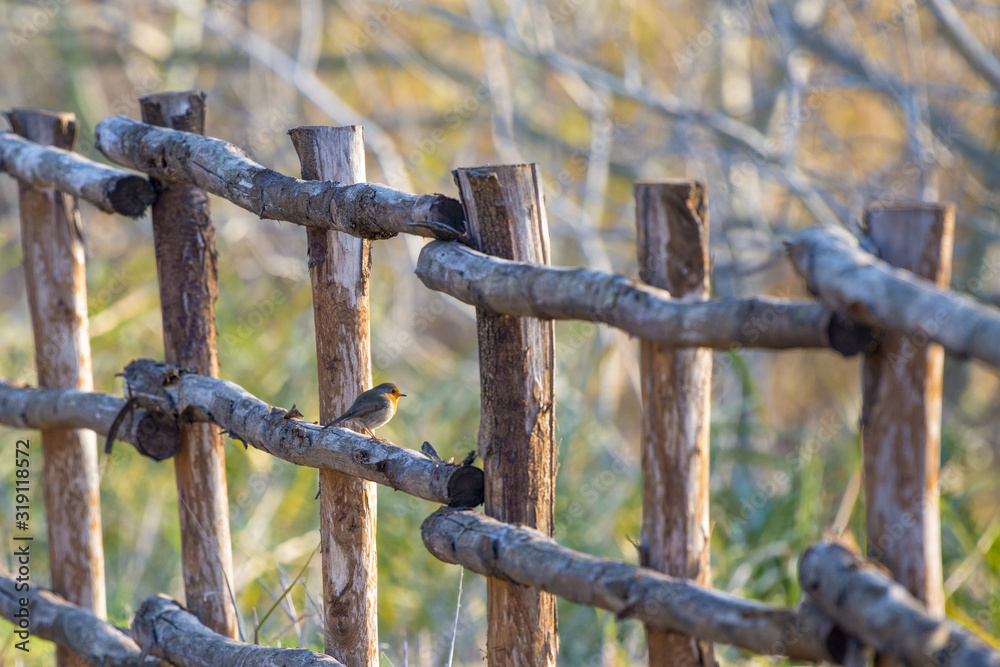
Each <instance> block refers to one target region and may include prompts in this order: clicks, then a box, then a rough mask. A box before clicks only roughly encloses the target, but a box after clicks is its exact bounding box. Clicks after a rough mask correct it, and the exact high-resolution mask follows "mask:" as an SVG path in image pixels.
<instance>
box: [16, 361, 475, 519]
mask: <svg viewBox="0 0 1000 667" xmlns="http://www.w3.org/2000/svg"><path fill="white" fill-rule="evenodd" d="M126 376H127V377H126V386H127V388H128V389H129V390H130V393H131V396H132V399H133V400H134V401H135V402H137V403H138V404H140V405H141V406H142V407H143V408H144V409H142V410H139V411H138V412H137V414H136V419H135V420H134V421H135V424H132V425H130V420H129V419H125V420H124V421H123V426H122V429H120V430H119V432H118V433H117V434H116V437H117V438H119V439H121V440H123V441H124V442H129V443H132V444H136V443H137V442H138V443H141V444H142V446H143V448H149V447H150V446H151V443H150V441H149V439H148V438H149V436H147V435H146V433H147V432H152V433H154V434H155V435H156V438H157V441H158V440H159V439H160V438H163V439H164V440H167V439H168V438H170V437H172V438H173V440H172V442H173V443H174V444H173V445H172V446H173V448H174V451H176V438H177V422H178V418H177V415H180V421H190V422H212V423H215V424H217V425H219V426H221V427H222V428H224V429H226V430H227V431H228V432H229V433H230V435H232V437H234V438H237V439H239V440H240V441H242V442H243V443H245V444H248V445H251V446H252V447H254V448H255V449H259V450H260V451H262V452H267V453H269V454H271V455H273V456H276V457H278V458H279V459H284V460H285V461H289V462H291V463H294V464H296V465H301V466H306V467H309V468H317V469H321V470H324V469H325V470H337V471H339V472H343V473H346V474H348V475H353V476H355V477H361V478H362V479H367V480H370V481H372V482H376V483H378V484H382V485H384V486H389V487H392V488H393V489H396V490H397V491H402V492H404V493H408V494H410V495H412V496H416V497H417V498H423V499H424V500H430V501H431V502H435V503H440V504H442V505H449V506H452V507H475V506H476V505H480V504H482V502H483V493H484V491H483V471H482V470H481V469H479V468H476V467H474V466H471V465H455V464H451V463H447V462H444V461H439V460H436V459H432V458H430V457H428V456H427V455H426V454H423V453H422V452H417V451H414V450H412V449H407V448H405V447H399V446H397V445H394V444H391V443H386V442H383V441H379V440H372V439H371V438H369V437H368V436H363V435H360V434H357V433H355V432H354V431H351V430H349V429H346V428H338V427H331V428H328V429H323V428H321V427H319V426H317V425H315V424H310V423H308V422H304V421H299V420H296V419H288V418H287V411H286V410H282V409H281V408H275V407H271V406H270V405H268V404H267V403H265V402H264V401H261V400H260V399H258V398H257V397H255V396H253V395H252V394H250V393H248V392H247V391H246V390H245V389H243V388H242V387H240V386H238V385H236V384H233V383H232V382H228V381H226V380H218V379H215V378H208V377H204V376H201V375H195V374H189V373H182V374H178V373H177V370H176V368H174V367H172V366H170V365H168V364H163V363H157V362H153V361H150V360H147V359H143V360H139V361H135V362H132V363H131V364H129V368H128V369H126ZM164 382H170V383H171V384H169V385H168V386H164V385H163V383H164ZM125 403H126V401H125V400H124V399H121V398H116V397H114V396H109V395H107V394H99V393H93V392H82V391H74V390H69V389H46V390H39V389H31V388H19V387H13V386H10V385H6V384H3V383H2V382H0V424H4V425H6V426H12V427H14V428H37V429H43V428H89V429H91V430H93V431H96V432H97V433H100V434H101V435H107V434H108V432H109V430H110V428H111V425H112V423H113V422H114V421H115V417H116V416H117V415H118V413H119V412H120V411H121V410H122V408H124V407H125ZM154 407H156V408H158V410H154V409H153V408H154ZM154 427H157V428H159V429H161V430H162V431H163V432H162V434H161V433H159V432H158V431H155V430H153V429H154ZM171 429H172V430H171ZM171 433H172V434H173V435H172V436H171V435H170V434H171ZM140 452H143V450H142V449H140ZM154 458H155V457H154Z"/></svg>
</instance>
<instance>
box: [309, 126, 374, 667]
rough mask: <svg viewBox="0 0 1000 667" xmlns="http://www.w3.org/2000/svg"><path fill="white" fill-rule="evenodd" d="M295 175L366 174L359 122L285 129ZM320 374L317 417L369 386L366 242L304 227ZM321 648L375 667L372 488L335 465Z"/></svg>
mask: <svg viewBox="0 0 1000 667" xmlns="http://www.w3.org/2000/svg"><path fill="white" fill-rule="evenodd" d="M289 134H290V135H291V139H292V143H293V144H294V145H295V150H296V152H297V153H298V155H299V162H300V163H301V164H302V178H304V179H308V180H328V181H339V182H340V183H343V184H345V185H348V184H351V183H362V182H364V180H365V147H364V138H363V133H362V128H361V126H359V125H352V126H348V127H298V128H295V129H293V130H291V131H290V132H289ZM306 234H307V238H308V247H309V274H310V276H311V278H312V290H313V314H314V318H315V323H316V361H317V366H318V370H319V400H320V408H319V416H320V422H321V423H324V424H325V423H327V422H329V421H332V420H334V419H336V418H337V417H339V416H340V415H341V414H343V413H344V412H345V411H346V410H347V408H349V407H350V405H351V403H352V402H353V401H354V399H355V398H356V397H357V395H358V394H360V393H361V392H362V391H364V390H366V389H369V388H371V386H372V371H371V347H370V343H371V332H370V324H369V319H368V316H369V311H368V299H369V285H368V282H369V278H370V276H371V264H372V258H371V241H369V240H367V239H360V238H357V237H354V236H351V235H349V234H345V233H343V232H334V231H326V230H322V229H313V228H309V229H307V230H306ZM319 489H320V500H319V511H320V541H321V543H322V553H323V605H324V611H323V613H324V627H325V629H326V635H325V638H324V639H325V643H326V652H327V653H329V654H330V655H332V656H334V657H335V658H337V659H338V660H340V661H341V662H343V663H344V664H345V665H349V666H350V667H368V666H370V667H377V665H378V664H379V658H378V623H377V603H378V568H377V560H376V553H375V523H376V507H377V505H376V500H377V494H376V485H375V483H374V482H369V481H366V480H363V479H359V478H357V477H351V476H350V475H345V474H343V473H339V472H336V471H333V470H321V471H320V473H319Z"/></svg>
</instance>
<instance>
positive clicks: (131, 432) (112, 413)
mask: <svg viewBox="0 0 1000 667" xmlns="http://www.w3.org/2000/svg"><path fill="white" fill-rule="evenodd" d="M125 407H126V401H125V400H124V399H121V398H118V397H117V396H110V395H108V394H98V393H95V392H89V391H77V390H75V389H33V388H31V387H14V386H11V385H8V384H4V383H3V381H0V424H4V425H6V426H13V427H14V428H33V429H39V430H43V431H44V430H51V429H73V428H77V429H89V430H91V431H94V432H95V433H97V434H98V435H107V434H108V433H109V432H110V431H111V427H112V425H113V424H114V423H115V420H116V419H117V418H118V415H119V414H120V413H121V412H122V410H123V409H125ZM115 439H117V440H121V441H122V442H127V443H129V444H131V445H133V446H135V448H136V451H138V452H139V453H140V454H142V455H143V456H148V457H150V458H152V459H154V460H156V461H162V460H164V459H168V458H170V457H171V456H173V455H174V454H176V453H177V448H178V445H179V440H180V429H179V428H178V426H177V418H176V416H175V415H172V414H168V413H166V412H161V411H159V410H156V411H150V410H146V409H143V408H141V407H138V406H137V407H136V409H135V410H134V411H131V412H130V414H128V415H127V416H126V417H125V418H124V419H123V420H122V421H121V423H120V425H119V427H118V430H117V431H116V432H115Z"/></svg>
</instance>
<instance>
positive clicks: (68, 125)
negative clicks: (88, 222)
mask: <svg viewBox="0 0 1000 667" xmlns="http://www.w3.org/2000/svg"><path fill="white" fill-rule="evenodd" d="M8 117H9V119H10V122H11V126H12V127H13V128H14V130H15V131H16V132H17V133H19V134H21V135H23V136H25V137H27V138H28V139H30V140H31V141H34V142H37V143H39V144H43V145H53V146H56V147H57V148H62V149H65V150H71V149H72V148H73V146H74V144H75V143H76V137H77V125H76V120H75V117H74V116H73V114H70V113H57V112H51V111H45V110H39V109H14V110H13V111H11V112H10V113H9V115H8ZM18 188H19V197H18V205H19V209H20V214H21V243H22V246H23V248H24V277H25V283H26V284H27V291H28V308H29V310H30V311H31V325H32V330H33V331H34V338H35V366H36V368H37V371H38V385H39V386H40V387H44V388H51V389H78V390H82V391H88V390H90V389H92V388H93V386H94V376H93V368H92V366H91V359H90V337H89V333H88V331H89V325H88V320H87V280H86V269H85V263H84V247H83V231H82V229H81V223H80V214H79V212H78V211H77V208H76V201H75V200H74V199H73V198H72V197H69V196H67V195H65V194H62V193H61V192H58V191H56V190H53V189H50V188H38V187H35V186H34V185H31V184H30V183H26V182H24V181H19V183H18ZM41 440H42V457H43V468H42V474H43V479H44V488H45V513H46V517H47V525H48V538H49V568H50V572H51V574H52V588H53V590H54V591H56V592H57V593H59V594H60V595H62V596H63V597H65V598H66V599H67V600H69V601H70V602H72V603H73V604H78V605H80V606H81V607H84V608H85V609H89V610H91V611H93V612H94V614H96V615H97V616H98V617H99V618H104V617H105V616H106V614H107V611H106V601H105V590H104V546H103V544H102V540H101V504H100V503H101V501H100V493H99V487H98V484H99V477H98V473H97V439H96V437H95V435H94V434H93V433H92V432H90V431H85V430H80V429H76V430H47V431H42V438H41ZM56 656H57V661H58V663H59V664H60V665H76V664H82V663H81V662H80V661H79V660H78V659H76V658H74V657H73V656H72V654H71V653H70V652H69V651H67V650H66V649H64V648H61V647H60V648H59V649H58V651H57V653H56Z"/></svg>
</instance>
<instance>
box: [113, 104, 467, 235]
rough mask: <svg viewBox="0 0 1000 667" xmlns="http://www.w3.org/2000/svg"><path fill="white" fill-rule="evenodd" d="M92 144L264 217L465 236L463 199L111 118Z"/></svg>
mask: <svg viewBox="0 0 1000 667" xmlns="http://www.w3.org/2000/svg"><path fill="white" fill-rule="evenodd" d="M96 133H97V147H98V148H99V149H100V151H101V152H102V153H104V155H106V156H107V157H108V159H109V160H111V161H112V162H116V163H118V164H121V165H124V166H126V167H130V168H132V169H137V170H139V171H142V172H145V173H147V174H149V175H151V176H156V177H157V178H162V179H165V180H169V181H177V182H181V183H189V184H191V185H196V186H198V187H199V188H201V189H203V190H205V191H207V192H211V193H212V194H214V195H218V196H220V197H223V198H225V199H228V200H229V201H231V202H232V203H234V204H236V205H237V206H240V207H242V208H245V209H246V210H248V211H250V212H252V213H255V214H257V215H258V216H260V217H261V218H265V219H268V220H283V221H286V222H292V223H295V224H297V225H303V226H305V227H315V228H318V229H330V230H334V231H338V232H345V233H347V234H351V235H352V236H358V237H361V238H368V239H385V238H390V237H392V236H395V235H396V234H399V233H401V232H404V233H408V234H415V235H417V236H426V237H430V238H444V239H456V238H462V237H463V236H464V235H465V219H464V214H463V212H462V205H461V204H460V203H459V202H458V200H456V199H452V198H451V197H446V196H444V195H442V194H433V195H414V194H409V193H406V192H401V191H399V190H396V189H394V188H390V187H389V186H387V185H380V184H378V183H357V184H355V185H339V184H337V183H332V182H326V181H303V180H300V179H297V178H292V177H291V176H286V175H284V174H281V173H279V172H277V171H274V170H271V169H267V168H266V167H263V166H261V165H259V164H257V163H256V162H254V161H253V160H252V159H250V156H248V155H247V154H246V153H244V152H243V151H242V150H240V149H239V148H238V147H236V146H234V145H233V144H231V143H228V142H226V141H222V140H221V139H213V138H211V137H204V136H202V135H199V134H192V133H188V132H179V131H176V130H168V129H165V128H161V127H154V126H152V125H147V124H145V123H140V122H138V121H134V120H131V119H129V118H126V117H125V116H111V117H109V118H105V119H104V120H102V121H101V122H99V123H98V124H97V128H96Z"/></svg>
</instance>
